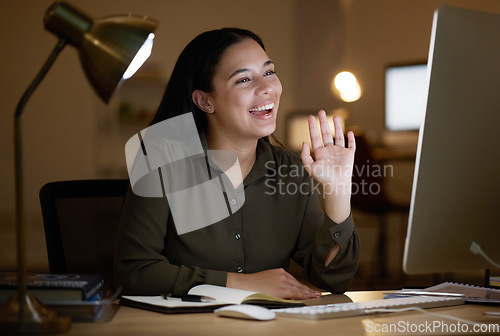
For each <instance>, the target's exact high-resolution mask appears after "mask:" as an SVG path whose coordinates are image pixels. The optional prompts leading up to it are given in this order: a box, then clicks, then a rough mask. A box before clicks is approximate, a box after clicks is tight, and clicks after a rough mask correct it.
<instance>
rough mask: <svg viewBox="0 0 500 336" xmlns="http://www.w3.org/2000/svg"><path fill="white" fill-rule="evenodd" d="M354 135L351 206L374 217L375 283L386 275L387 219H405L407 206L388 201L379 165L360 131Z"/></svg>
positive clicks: (380, 163)
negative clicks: (376, 229) (395, 214)
mask: <svg viewBox="0 0 500 336" xmlns="http://www.w3.org/2000/svg"><path fill="white" fill-rule="evenodd" d="M355 135H356V154H355V159H354V172H353V178H352V183H353V190H352V197H351V205H352V207H353V209H357V210H360V211H361V212H363V213H368V214H372V215H375V216H376V217H377V220H378V231H379V234H378V240H377V245H376V254H375V258H376V260H375V261H374V263H373V265H374V267H375V270H374V271H373V272H372V273H373V274H372V275H373V276H375V278H376V279H381V278H384V277H385V276H386V275H387V257H388V255H387V216H388V215H389V214H390V213H399V214H400V215H402V216H404V215H408V213H409V211H410V204H409V203H408V204H406V203H398V202H396V201H394V200H392V199H391V198H390V197H389V195H388V193H387V189H386V183H385V176H384V170H383V166H384V165H383V162H381V161H380V160H377V159H376V158H375V157H374V156H373V154H372V145H371V144H370V143H369V141H368V139H367V138H366V136H365V134H364V133H363V132H362V131H360V130H357V131H355ZM404 218H405V217H403V220H404Z"/></svg>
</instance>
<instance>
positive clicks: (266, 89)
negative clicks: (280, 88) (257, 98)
mask: <svg viewBox="0 0 500 336" xmlns="http://www.w3.org/2000/svg"><path fill="white" fill-rule="evenodd" d="M273 90H274V88H273V85H272V83H270V82H269V81H268V80H267V79H266V78H260V79H259V80H258V82H257V88H256V90H255V91H256V94H259V95H260V94H269V93H271V92H272V91H273Z"/></svg>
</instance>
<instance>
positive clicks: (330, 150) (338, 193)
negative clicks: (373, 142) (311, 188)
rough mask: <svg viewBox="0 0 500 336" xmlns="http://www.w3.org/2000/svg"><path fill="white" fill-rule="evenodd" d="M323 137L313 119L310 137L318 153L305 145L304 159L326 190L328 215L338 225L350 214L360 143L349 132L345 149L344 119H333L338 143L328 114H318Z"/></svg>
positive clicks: (313, 175) (302, 154) (311, 120)
mask: <svg viewBox="0 0 500 336" xmlns="http://www.w3.org/2000/svg"><path fill="white" fill-rule="evenodd" d="M318 117H319V123H320V129H321V135H320V132H319V131H318V128H317V126H316V120H315V118H314V116H310V117H309V120H308V121H309V134H310V137H311V144H312V148H313V150H314V158H313V157H312V156H311V149H310V148H309V145H308V144H306V143H303V144H302V153H301V155H300V157H301V159H302V163H303V164H304V166H305V168H306V171H307V172H308V173H309V174H310V175H311V176H312V177H313V178H314V179H315V180H316V181H317V182H318V183H321V185H322V186H323V193H324V196H325V197H324V198H325V211H326V212H327V214H328V215H329V216H330V218H332V219H333V220H334V221H337V222H338V221H339V220H341V219H345V218H346V217H347V216H348V215H349V213H350V197H351V181H352V171H353V165H354V152H355V151H356V141H355V139H354V133H353V132H348V133H347V139H348V144H347V147H346V146H345V140H344V133H343V130H342V125H341V123H340V118H338V117H333V125H334V128H335V141H334V139H333V136H332V132H331V130H330V126H329V125H328V120H327V118H326V113H325V111H323V110H321V111H319V112H318Z"/></svg>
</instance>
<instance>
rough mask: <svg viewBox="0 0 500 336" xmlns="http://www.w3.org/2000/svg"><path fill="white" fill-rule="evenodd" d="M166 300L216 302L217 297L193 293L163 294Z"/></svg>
mask: <svg viewBox="0 0 500 336" xmlns="http://www.w3.org/2000/svg"><path fill="white" fill-rule="evenodd" d="M162 297H163V298H164V299H165V300H175V301H185V302H214V301H215V299H214V298H211V297H209V296H202V295H192V294H172V293H169V294H163V295H162Z"/></svg>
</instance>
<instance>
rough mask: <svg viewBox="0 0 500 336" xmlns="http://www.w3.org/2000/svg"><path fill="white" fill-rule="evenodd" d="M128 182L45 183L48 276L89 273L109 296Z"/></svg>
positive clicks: (43, 201)
mask: <svg viewBox="0 0 500 336" xmlns="http://www.w3.org/2000/svg"><path fill="white" fill-rule="evenodd" d="M128 185H129V181H128V180H77V181H61V182H50V183H47V184H46V185H44V186H43V187H42V188H41V190H40V204H41V207H42V216H43V223H44V228H45V238H46V242H47V254H48V258H49V269H50V272H51V273H77V274H84V273H93V274H101V275H102V276H103V278H104V289H103V291H104V294H105V295H109V294H110V293H111V292H112V290H113V251H114V241H115V236H116V231H117V228H118V222H119V218H120V213H121V210H122V206H123V201H124V199H125V195H126V193H127V188H128Z"/></svg>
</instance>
